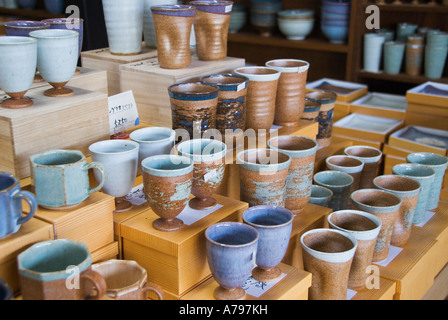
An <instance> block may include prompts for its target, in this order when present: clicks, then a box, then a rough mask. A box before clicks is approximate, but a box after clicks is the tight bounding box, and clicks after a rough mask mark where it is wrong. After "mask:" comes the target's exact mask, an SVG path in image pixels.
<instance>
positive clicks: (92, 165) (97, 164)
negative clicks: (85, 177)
mask: <svg viewBox="0 0 448 320" xmlns="http://www.w3.org/2000/svg"><path fill="white" fill-rule="evenodd" d="M93 168H95V169H98V170H100V172H101V181H100V183H99V184H98V185H97V186H96V187H95V188H90V187H89V189H88V191H87V192H88V193H89V194H92V193H95V192H97V191H99V190H101V188H102V187H103V186H104V183H105V182H106V171H105V169H104V166H103V165H102V164H101V163H100V162H95V161H92V162H90V163H87V164H85V165H84V167H83V170H86V171H87V170H89V169H93Z"/></svg>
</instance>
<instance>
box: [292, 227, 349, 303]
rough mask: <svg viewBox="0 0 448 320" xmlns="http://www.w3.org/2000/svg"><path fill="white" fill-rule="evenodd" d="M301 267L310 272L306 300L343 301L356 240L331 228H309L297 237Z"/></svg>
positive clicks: (345, 296) (345, 295)
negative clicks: (301, 254)
mask: <svg viewBox="0 0 448 320" xmlns="http://www.w3.org/2000/svg"><path fill="white" fill-rule="evenodd" d="M300 243H301V245H302V249H303V266H304V270H305V271H308V272H310V273H311V274H312V276H313V277H312V282H311V287H310V289H309V299H310V300H346V298H347V288H348V278H349V274H350V266H351V264H352V261H353V257H354V255H355V252H356V248H357V241H356V239H355V238H353V237H352V236H351V235H350V234H348V233H346V232H342V231H339V230H333V229H313V230H310V231H308V232H305V233H304V234H303V235H302V236H301V237H300Z"/></svg>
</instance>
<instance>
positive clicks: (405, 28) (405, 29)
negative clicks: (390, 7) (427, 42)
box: [396, 22, 418, 42]
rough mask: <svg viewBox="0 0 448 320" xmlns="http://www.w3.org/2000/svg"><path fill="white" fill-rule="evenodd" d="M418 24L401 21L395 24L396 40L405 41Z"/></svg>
mask: <svg viewBox="0 0 448 320" xmlns="http://www.w3.org/2000/svg"><path fill="white" fill-rule="evenodd" d="M417 28H418V25H416V24H413V23H407V22H401V23H399V24H397V30H396V31H397V32H396V34H397V39H396V40H397V41H401V42H406V41H407V40H408V36H410V35H412V34H414V33H415V32H416V31H417Z"/></svg>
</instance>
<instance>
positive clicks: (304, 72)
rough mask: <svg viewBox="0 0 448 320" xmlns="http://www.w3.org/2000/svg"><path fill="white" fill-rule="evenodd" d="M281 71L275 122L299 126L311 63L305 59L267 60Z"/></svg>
mask: <svg viewBox="0 0 448 320" xmlns="http://www.w3.org/2000/svg"><path fill="white" fill-rule="evenodd" d="M266 66H267V67H271V68H274V69H276V70H277V71H279V72H281V75H280V78H279V80H278V85H277V95H276V102H275V118H274V124H276V125H279V126H298V125H299V119H300V117H301V116H302V114H303V111H304V108H305V90H306V79H307V76H308V69H309V66H310V64H309V63H308V62H306V61H303V60H295V59H278V60H271V61H268V62H266Z"/></svg>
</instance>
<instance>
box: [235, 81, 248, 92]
mask: <svg viewBox="0 0 448 320" xmlns="http://www.w3.org/2000/svg"><path fill="white" fill-rule="evenodd" d="M245 88H246V83H241V84H239V85H238V86H237V87H236V92H240V91H241V90H243V89H245Z"/></svg>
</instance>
